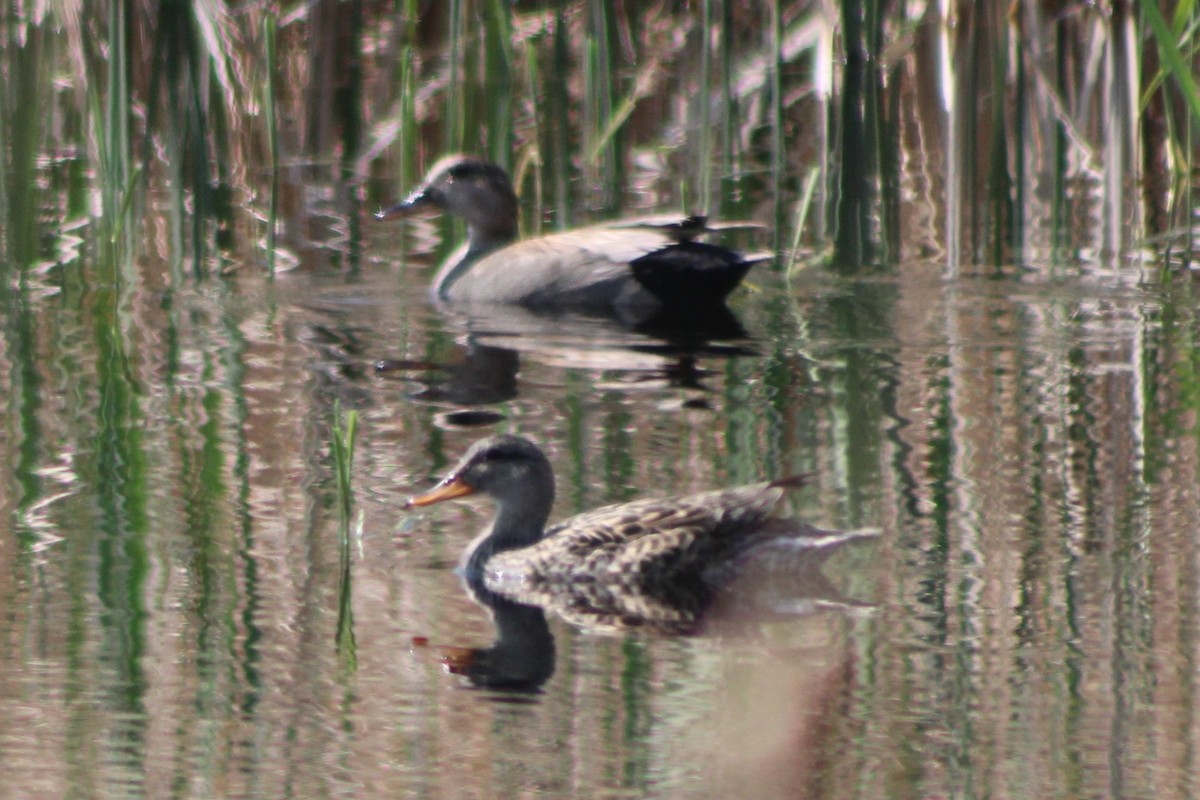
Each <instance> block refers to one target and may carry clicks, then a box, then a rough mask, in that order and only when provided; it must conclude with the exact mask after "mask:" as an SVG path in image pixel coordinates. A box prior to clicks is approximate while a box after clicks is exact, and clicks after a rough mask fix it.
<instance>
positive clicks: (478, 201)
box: [376, 155, 769, 311]
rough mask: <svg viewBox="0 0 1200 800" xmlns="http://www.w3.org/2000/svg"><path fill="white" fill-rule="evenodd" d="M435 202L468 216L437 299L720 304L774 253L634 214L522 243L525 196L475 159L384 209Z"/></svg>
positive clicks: (434, 176) (457, 158) (685, 224)
mask: <svg viewBox="0 0 1200 800" xmlns="http://www.w3.org/2000/svg"><path fill="white" fill-rule="evenodd" d="M429 207H434V208H439V209H441V210H443V211H445V212H447V213H450V214H454V215H456V216H459V217H462V218H463V219H465V220H466V223H467V243H466V245H465V246H464V247H463V248H460V249H459V250H458V251H456V252H455V253H454V254H453V255H451V256H450V258H449V259H447V261H446V262H445V263H444V264H443V265H442V267H441V269H440V270H439V271H438V273H437V276H436V277H435V278H434V282H433V293H434V295H435V297H436V298H438V299H439V300H441V301H444V302H448V303H450V304H452V305H472V304H489V303H509V304H520V305H525V306H530V307H558V308H590V309H609V310H617V311H623V310H625V309H627V308H630V309H639V310H640V309H650V310H654V309H657V308H663V307H678V306H706V305H707V306H713V305H719V304H721V303H722V302H723V301H724V299H725V297H726V296H727V295H728V294H729V293H730V292H732V291H733V289H734V288H735V287H736V286H737V285H738V283H739V282H740V281H741V280H742V278H743V277H745V275H746V272H747V271H748V270H749V269H750V267H751V266H753V265H754V264H756V263H758V262H760V261H764V260H767V259H768V258H769V256H761V255H760V256H750V257H743V256H742V255H740V254H739V253H736V252H734V251H732V250H727V249H725V248H724V247H718V246H717V245H713V244H707V243H704V242H699V241H696V238H697V237H699V236H700V235H702V234H703V233H705V232H706V231H708V230H711V229H712V228H710V226H708V225H707V222H706V219H705V218H704V217H685V218H675V219H670V220H667V219H648V220H625V221H618V222H613V223H609V224H606V225H597V226H593V227H588V228H578V229H576V230H571V231H566V232H563V233H555V234H550V235H548V236H541V237H537V238H534V239H524V240H521V241H515V239H516V236H517V196H516V193H515V192H514V191H513V186H512V182H511V181H510V180H509V177H508V174H507V173H506V172H505V171H504V170H503V169H502V168H501V167H499V166H497V165H496V164H493V163H491V162H488V161H484V160H482V159H479V158H474V157H472V156H464V155H452V156H446V157H445V158H442V159H441V160H439V161H438V162H437V163H436V164H434V166H433V168H432V169H431V170H430V172H429V175H428V176H427V177H426V178H425V181H424V182H423V183H422V184H421V185H420V186H419V187H418V188H417V189H416V190H415V191H414V192H413V193H412V194H410V195H409V196H408V198H407V199H406V200H404V201H403V202H402V203H400V204H398V205H396V206H393V207H392V208H390V209H387V210H386V211H381V212H380V213H379V214H377V215H376V216H377V217H378V218H379V219H381V220H384V219H393V218H396V217H402V216H406V215H408V214H410V213H412V212H413V211H417V210H419V209H423V208H429ZM714 227H736V226H735V225H724V226H714Z"/></svg>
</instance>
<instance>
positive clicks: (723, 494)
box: [405, 435, 861, 619]
mask: <svg viewBox="0 0 1200 800" xmlns="http://www.w3.org/2000/svg"><path fill="white" fill-rule="evenodd" d="M803 482H804V476H792V477H788V478H783V479H780V480H775V481H764V482H762V483H755V484H750V485H747V486H739V487H736V488H731V489H721V490H717V491H709V492H702V493H699V494H691V495H687V496H683V497H668V498H647V499H642V500H635V501H633V502H630V503H621V504H617V505H610V506H605V507H603V508H598V509H595V510H594V511H588V512H585V513H582V514H579V515H577V516H574V517H571V518H570V519H567V520H565V521H564V522H560V523H558V524H557V525H554V526H552V527H550V528H546V521H547V519H549V516H550V508H551V506H552V505H553V503H554V473H553V470H552V469H551V467H550V462H549V460H548V459H547V458H546V456H545V454H544V453H543V452H542V451H541V450H540V449H539V448H538V447H537V445H535V444H534V443H533V442H531V441H529V440H528V439H525V438H523V437H520V436H512V435H498V436H490V437H488V438H486V439H482V440H480V441H478V442H476V443H475V444H474V445H473V446H472V447H471V448H470V449H469V450H468V451H467V453H466V454H465V455H464V456H463V457H462V459H461V460H460V461H459V462H458V464H457V465H456V466H455V467H454V468H453V469H452V470H451V471H450V473H449V474H448V475H447V476H446V477H445V478H444V479H443V480H442V481H441V482H440V483H439V484H438V485H437V486H435V487H434V488H433V489H431V490H430V491H428V492H425V493H424V494H421V495H419V496H417V497H414V498H412V499H411V500H409V501H408V503H406V506H405V507H406V508H408V507H413V506H428V505H432V504H434V503H439V502H442V501H444V500H450V499H453V498H456V497H463V496H466V495H470V494H474V493H477V492H480V493H483V494H487V495H490V496H491V497H492V498H493V500H495V502H496V515H495V519H494V520H493V521H492V524H491V525H490V526H489V527H488V528H487V529H486V530H484V532H483V533H482V534H480V535H479V537H478V538H476V539H475V541H474V542H472V543H471V545H470V547H469V548H468V549H467V551H466V553H465V554H464V556H463V560H462V563H461V565H460V567H461V569H462V570H463V574H464V576H465V577H466V578H467V579H468V580H480V579H481V580H482V584H483V585H484V586H485V587H487V588H488V589H489V590H491V591H494V592H496V593H498V594H501V595H504V596H507V597H511V598H513V599H517V600H520V601H522V602H531V601H532V602H545V601H546V600H547V598H549V597H551V596H553V595H554V594H555V592H556V591H558V590H556V589H554V587H560V588H561V591H571V592H575V593H576V594H577V596H579V597H582V596H583V595H582V594H580V593H581V592H590V594H591V595H595V594H596V593H597V591H598V590H604V587H609V588H610V589H611V590H612V591H610V592H609V593H610V594H612V593H614V592H615V591H617V590H620V592H621V593H623V594H624V595H625V596H627V597H628V596H632V597H635V598H637V597H641V598H647V597H648V598H652V599H654V600H656V601H663V602H668V603H669V604H673V605H675V606H680V605H681V604H683V605H686V603H687V599H688V598H689V597H691V598H692V599H693V600H694V601H695V605H702V604H703V602H704V601H705V600H706V599H707V596H708V593H709V588H710V584H711V583H712V579H713V578H714V577H720V576H721V575H722V574H723V573H724V572H725V571H727V569H728V567H729V566H730V564H731V563H732V562H733V560H734V559H736V558H737V557H738V556H739V555H741V554H743V553H746V552H748V550H749V549H750V548H752V547H754V546H756V545H758V544H765V543H768V542H774V541H778V540H780V538H781V537H788V538H797V539H801V540H803V541H804V542H806V543H808V544H807V546H808V547H810V548H811V549H813V550H814V552H815V551H817V550H820V549H821V548H823V547H825V545H826V544H827V543H828V544H835V543H837V542H836V541H835V540H837V539H838V537H841V538H840V540H841V541H845V540H846V537H847V536H848V534H844V533H842V532H830V531H822V530H819V529H816V528H813V527H811V526H808V525H806V524H804V523H801V522H797V521H794V520H788V519H781V518H777V517H775V516H774V511H775V507H776V506H777V505H778V503H779V501H780V500H781V499H782V497H783V494H784V490H785V489H786V488H788V487H794V486H799V485H801V484H802V483H803ZM857 538H861V535H858V537H857ZM584 587H589V588H584ZM560 593H561V592H560ZM580 602H586V603H591V602H593V598H592V597H591V596H588V597H587V598H586V599H585V600H582V601H578V602H577V603H576V604H577V605H578V604H579V603H580ZM690 613H691V611H690V610H688V611H687V612H686V613H685V614H684V617H688V614H690ZM688 618H689V619H690V617H688Z"/></svg>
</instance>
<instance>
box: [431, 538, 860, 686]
mask: <svg viewBox="0 0 1200 800" xmlns="http://www.w3.org/2000/svg"><path fill="white" fill-rule="evenodd" d="M808 533H809V535H807V536H801V537H796V538H794V539H782V540H775V541H772V542H768V543H764V544H762V545H759V546H757V547H755V548H753V549H751V550H749V551H747V552H746V553H745V554H743V555H742V556H741V557H739V558H738V559H737V560H736V561H733V562H731V563H729V564H725V565H723V567H722V569H721V570H719V571H715V572H710V573H709V574H708V575H706V576H705V579H704V580H690V581H676V582H673V583H669V584H662V583H658V584H653V585H643V584H625V585H621V584H607V585H597V584H587V583H577V584H565V585H558V586H553V587H546V586H541V587H538V588H537V589H533V588H532V587H531V588H529V589H528V590H527V591H524V592H514V591H509V592H507V595H501V594H498V593H496V592H493V591H491V590H490V589H488V588H487V587H486V586H484V584H483V580H482V575H481V574H480V573H479V572H478V571H475V572H473V573H472V572H467V573H464V583H463V585H464V588H465V589H466V591H467V592H468V594H470V596H471V597H472V598H473V599H474V600H475V601H476V602H477V603H478V604H479V605H481V606H483V607H484V608H486V609H488V611H489V613H490V614H491V617H492V621H493V624H494V625H495V627H496V638H495V641H493V642H492V644H491V646H489V647H461V646H443V647H440V648H439V651H440V653H441V662H442V664H443V665H444V666H445V667H446V669H447V671H448V672H450V673H451V674H453V675H460V676H462V677H464V678H466V679H467V681H469V682H470V684H471V685H472V686H473V687H476V688H480V689H487V690H491V691H496V692H501V693H504V694H507V695H513V696H519V695H530V694H536V693H538V692H539V691H540V690H541V688H542V686H543V685H544V684H545V683H546V682H547V681H548V680H549V679H550V678H551V676H553V674H554V668H555V644H554V636H553V634H552V633H551V630H550V626H549V625H548V624H547V622H546V612H547V611H549V612H551V613H554V614H556V615H557V616H559V617H560V618H562V619H564V620H566V621H567V622H569V623H570V624H571V625H573V626H574V627H576V628H578V629H580V630H582V631H585V632H588V633H599V634H620V633H626V632H643V633H647V634H653V635H659V636H696V635H709V634H715V633H722V634H725V633H731V632H732V633H736V632H737V631H743V630H746V629H748V628H750V627H751V623H755V622H763V621H766V620H769V619H779V618H796V617H801V616H806V615H809V614H815V613H820V612H835V613H842V614H847V615H855V614H864V613H869V612H870V610H871V609H872V608H873V606H872V605H871V604H869V603H865V602H862V601H859V600H855V599H853V598H850V597H847V596H846V595H845V594H843V593H842V592H841V591H840V590H839V589H838V588H836V587H835V586H834V585H833V583H832V582H830V580H829V579H828V578H827V577H826V576H825V574H824V573H823V572H822V571H821V567H822V565H823V564H824V563H825V561H826V560H827V559H828V558H829V557H830V556H831V555H832V554H833V553H835V552H837V551H839V550H841V549H842V548H843V547H845V546H846V545H849V544H851V543H854V542H861V541H869V540H872V539H874V538H876V537H877V536H878V535H879V534H878V531H876V530H873V529H871V530H856V531H824V530H820V529H817V528H810V529H809V530H808Z"/></svg>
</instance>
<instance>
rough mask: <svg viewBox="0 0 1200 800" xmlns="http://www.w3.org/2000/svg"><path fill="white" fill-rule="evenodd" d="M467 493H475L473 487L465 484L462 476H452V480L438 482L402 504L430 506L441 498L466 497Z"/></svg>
mask: <svg viewBox="0 0 1200 800" xmlns="http://www.w3.org/2000/svg"><path fill="white" fill-rule="evenodd" d="M469 494H475V488H474V487H473V486H470V485H469V484H467V482H466V481H464V480H463V479H462V478H454V479H453V480H449V481H443V482H442V483H439V484H438V485H437V486H435V487H433V488H432V489H430V490H429V491H428V492H426V493H425V494H419V495H417V496H416V497H410V498H409V499H408V502H407V503H405V504H404V507H405V508H412V507H413V506H431V505H433V504H434V503H440V502H442V501H443V500H453V499H454V498H456V497H466V496H467V495H469Z"/></svg>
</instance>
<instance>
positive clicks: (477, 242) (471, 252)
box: [467, 214, 517, 259]
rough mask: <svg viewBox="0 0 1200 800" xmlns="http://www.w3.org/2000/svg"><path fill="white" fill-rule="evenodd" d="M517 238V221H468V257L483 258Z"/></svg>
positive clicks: (514, 217)
mask: <svg viewBox="0 0 1200 800" xmlns="http://www.w3.org/2000/svg"><path fill="white" fill-rule="evenodd" d="M516 238H517V220H516V215H515V214H514V215H513V217H512V219H508V218H507V217H506V218H505V219H487V220H468V221H467V257H468V258H471V259H476V258H483V257H484V256H486V255H487V254H488V253H491V252H492V251H494V250H499V249H500V248H501V247H504V245H506V244H509V243H510V242H512V241H513V240H514V239H516Z"/></svg>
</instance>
